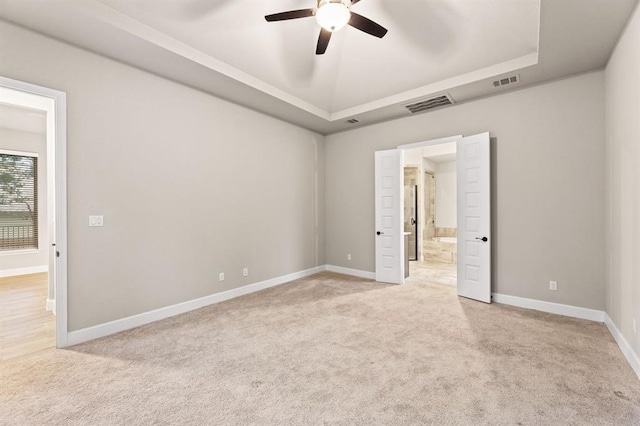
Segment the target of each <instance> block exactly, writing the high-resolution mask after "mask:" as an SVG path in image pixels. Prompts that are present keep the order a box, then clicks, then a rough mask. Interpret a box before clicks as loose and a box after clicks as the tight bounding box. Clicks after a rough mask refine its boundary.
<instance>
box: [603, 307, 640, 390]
mask: <svg viewBox="0 0 640 426" xmlns="http://www.w3.org/2000/svg"><path fill="white" fill-rule="evenodd" d="M604 325H606V326H607V328H608V329H609V333H611V335H612V336H613V339H614V340H615V341H616V343H617V344H618V346H619V347H620V350H621V351H622V354H623V355H624V357H625V358H626V359H627V362H628V363H629V365H630V366H631V368H632V369H633V371H634V372H635V373H636V375H637V376H638V378H639V379H640V356H638V354H637V353H636V352H635V351H634V350H633V348H632V347H631V345H630V344H629V342H627V339H625V338H624V336H623V335H622V333H620V330H618V327H616V325H615V324H614V323H613V321H612V320H611V317H609V315H608V314H607V313H605V314H604Z"/></svg>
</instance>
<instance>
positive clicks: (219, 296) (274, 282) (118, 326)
mask: <svg viewBox="0 0 640 426" xmlns="http://www.w3.org/2000/svg"><path fill="white" fill-rule="evenodd" d="M324 270H325V266H317V267H315V268H311V269H306V270H304V271H299V272H294V273H291V274H287V275H283V276H281V277H276V278H272V279H269V280H266V281H261V282H257V283H254V284H249V285H246V286H243V287H238V288H234V289H231V290H227V291H223V292H220V293H215V294H211V295H209V296H205V297H201V298H198V299H194V300H189V301H186V302H182V303H178V304H176V305H171V306H166V307H164V308H159V309H156V310H153V311H149V312H144V313H141V314H138V315H133V316H130V317H127V318H122V319H118V320H114V321H110V322H107V323H104V324H98V325H94V326H92V327H87V328H83V329H80V330H75V331H71V332H69V333H68V336H67V345H68V346H73V345H77V344H80V343H83V342H88V341H89V340H94V339H98V338H100V337H106V336H109V335H111V334H115V333H119V332H121V331H126V330H130V329H132V328H136V327H140V326H142V325H145V324H149V323H152V322H155V321H160V320H162V319H165V318H169V317H172V316H175V315H180V314H184V313H186V312H189V311H193V310H195V309H200V308H204V307H205V306H209V305H213V304H216V303H220V302H224V301H226V300H231V299H235V298H236V297H240V296H244V295H247V294H251V293H255V292H257V291H260V290H264V289H267V288H270V287H275V286H278V285H281V284H285V283H288V282H290V281H294V280H297V279H300V278H304V277H308V276H310V275H313V274H317V273H319V272H322V271H324Z"/></svg>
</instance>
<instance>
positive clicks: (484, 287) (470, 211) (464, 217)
mask: <svg viewBox="0 0 640 426" xmlns="http://www.w3.org/2000/svg"><path fill="white" fill-rule="evenodd" d="M457 145H458V149H457V156H456V160H457V164H458V295H459V296H464V297H468V298H470V299H475V300H479V301H482V302H486V303H491V240H490V238H489V237H490V236H491V191H490V190H491V169H490V156H489V133H482V134H479V135H474V136H469V137H466V138H462V139H459V140H458V144H457Z"/></svg>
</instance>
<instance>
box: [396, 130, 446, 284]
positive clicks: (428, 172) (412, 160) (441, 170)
mask: <svg viewBox="0 0 640 426" xmlns="http://www.w3.org/2000/svg"><path fill="white" fill-rule="evenodd" d="M456 171H457V167H456V142H455V141H450V142H442V143H440V144H436V145H427V146H422V147H417V148H412V149H407V150H405V151H404V182H405V197H404V206H405V233H407V232H411V234H409V246H410V248H409V252H408V255H409V261H410V262H409V277H412V278H413V279H416V280H419V281H421V282H430V283H436V284H444V285H450V286H455V285H456V284H457V223H456V221H457V182H456ZM413 183H415V184H416V185H415V191H413V193H415V194H416V196H415V200H414V199H412V198H410V197H408V193H409V192H410V191H408V189H407V188H408V186H409V185H412V184H413ZM413 193H412V194H413ZM413 209H415V211H416V214H413V213H412V212H413ZM407 214H410V217H409V218H407ZM414 222H415V226H413V227H411V228H410V227H409V226H408V225H411V223H414ZM414 241H415V247H416V252H415V256H412V254H413V253H412V250H411V243H412V242H414Z"/></svg>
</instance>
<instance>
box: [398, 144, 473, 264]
mask: <svg viewBox="0 0 640 426" xmlns="http://www.w3.org/2000/svg"><path fill="white" fill-rule="evenodd" d="M463 137H464V136H463V135H453V136H446V137H443V138H437V139H430V140H426V141H422V142H415V143H410V144H403V145H398V149H399V150H401V151H409V150H412V149H416V148H424V147H427V146H433V145H441V144H444V143H451V142H456V141H457V140H458V139H462V138H463ZM402 166H403V167H404V162H403V164H402ZM401 172H402V171H401ZM456 176H457V172H456ZM400 206H401V207H403V206H404V191H401V194H400ZM418 229H420V227H418ZM416 237H417V236H416ZM416 239H417V238H416ZM404 256H405V254H404V253H402V262H403V264H405V263H404V262H405V259H404Z"/></svg>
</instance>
